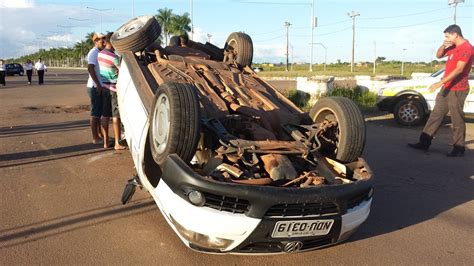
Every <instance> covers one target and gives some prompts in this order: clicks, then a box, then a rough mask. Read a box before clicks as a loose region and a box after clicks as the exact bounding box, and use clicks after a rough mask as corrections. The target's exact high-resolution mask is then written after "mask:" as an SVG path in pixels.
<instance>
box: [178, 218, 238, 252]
mask: <svg viewBox="0 0 474 266" xmlns="http://www.w3.org/2000/svg"><path fill="white" fill-rule="evenodd" d="M170 220H171V222H172V223H173V225H174V226H175V227H176V230H177V231H178V232H179V234H180V236H181V237H183V238H184V239H186V240H187V241H189V242H190V243H192V244H194V245H196V246H199V247H203V248H206V249H219V250H223V249H226V248H228V247H229V246H230V245H232V243H234V240H230V239H224V238H219V237H213V236H208V235H204V234H200V233H197V232H194V231H191V230H189V229H186V228H184V227H183V226H182V225H181V224H179V223H178V222H177V221H176V220H175V219H173V216H171V215H170Z"/></svg>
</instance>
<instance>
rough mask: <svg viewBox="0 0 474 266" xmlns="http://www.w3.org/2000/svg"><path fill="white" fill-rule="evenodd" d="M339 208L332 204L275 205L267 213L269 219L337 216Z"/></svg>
mask: <svg viewBox="0 0 474 266" xmlns="http://www.w3.org/2000/svg"><path fill="white" fill-rule="evenodd" d="M337 213H339V208H338V207H337V205H336V204H334V203H332V202H318V203H297V204H279V205H274V206H273V207H271V208H270V209H268V211H267V212H266V214H265V216H267V217H275V216H276V217H290V216H312V215H326V214H337Z"/></svg>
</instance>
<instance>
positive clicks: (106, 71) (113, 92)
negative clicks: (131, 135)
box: [97, 32, 126, 150]
mask: <svg viewBox="0 0 474 266" xmlns="http://www.w3.org/2000/svg"><path fill="white" fill-rule="evenodd" d="M112 34H113V33H112V32H109V33H108V34H107V35H106V36H105V48H104V49H103V50H102V51H100V53H99V55H98V57H97V60H98V61H99V69H100V79H101V83H102V87H103V88H105V89H107V90H108V92H109V93H107V94H108V95H110V97H106V98H108V99H106V100H104V101H105V102H104V106H107V105H108V106H109V107H107V108H110V109H111V111H112V127H113V130H114V138H115V145H114V149H115V150H124V149H126V147H125V146H122V145H120V143H119V140H120V114H119V110H118V101H117V87H116V85H117V77H118V71H119V66H120V57H119V56H118V55H117V54H115V52H114V51H115V50H114V47H113V46H112V43H111V42H110V38H111V37H112ZM101 122H102V127H103V128H104V131H105V134H106V135H104V147H108V146H109V143H108V120H107V121H101ZM105 124H106V125H105Z"/></svg>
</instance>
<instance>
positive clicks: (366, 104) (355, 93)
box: [322, 87, 377, 112]
mask: <svg viewBox="0 0 474 266" xmlns="http://www.w3.org/2000/svg"><path fill="white" fill-rule="evenodd" d="M330 96H342V97H346V98H349V99H351V100H353V101H354V102H355V103H356V104H357V105H358V106H359V108H360V109H361V110H362V111H364V112H370V111H375V110H376V105H375V104H376V102H377V94H376V93H375V92H371V91H368V90H361V89H360V87H356V88H355V89H348V88H334V90H332V91H331V92H330V93H328V94H325V95H323V96H322V97H330Z"/></svg>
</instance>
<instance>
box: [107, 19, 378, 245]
mask: <svg viewBox="0 0 474 266" xmlns="http://www.w3.org/2000/svg"><path fill="white" fill-rule="evenodd" d="M160 32H161V29H160V26H159V24H158V22H157V21H156V19H155V18H154V17H153V16H141V17H137V18H134V19H132V20H131V21H129V22H127V23H126V24H124V25H123V26H121V27H120V28H119V29H118V30H117V31H115V33H114V34H113V36H112V38H111V40H112V43H113V45H114V47H115V48H116V51H117V52H118V53H119V54H121V55H122V62H121V66H120V71H119V76H118V83H117V94H118V101H119V111H120V116H121V119H122V123H123V125H124V128H125V136H126V140H127V143H128V145H129V149H130V153H131V155H132V158H133V162H134V165H135V168H136V170H137V175H138V176H137V177H134V178H132V179H131V180H129V183H128V184H127V185H126V187H125V189H124V193H123V196H122V202H123V203H124V204H126V203H127V202H128V201H129V200H130V199H131V197H132V195H133V193H134V191H135V189H136V187H138V186H139V187H144V188H145V189H146V190H147V191H148V192H149V193H150V194H151V196H152V197H153V199H154V200H155V202H156V204H157V205H158V207H159V209H160V211H161V212H162V214H163V216H164V218H165V220H166V221H167V222H168V224H169V225H170V226H171V227H172V228H173V230H174V231H175V232H176V234H177V235H178V236H179V238H180V239H181V240H182V241H183V243H184V244H185V245H187V246H188V247H190V248H192V249H194V250H197V251H201V252H207V253H282V252H287V253H291V252H298V251H308V250H312V249H317V248H321V247H325V246H329V245H334V244H336V243H339V242H341V241H344V240H346V239H347V238H348V237H349V236H350V235H351V234H352V233H354V232H355V231H356V229H357V228H358V227H359V226H360V225H361V224H362V223H363V222H364V221H365V220H366V219H367V217H368V215H369V212H370V206H371V203H372V195H373V191H374V189H373V178H372V172H371V170H370V168H369V167H368V166H367V164H366V162H365V161H364V160H363V159H362V158H360V156H361V154H362V151H363V148H364V145H365V123H364V119H363V117H362V114H361V112H360V110H359V109H358V107H357V105H355V104H354V103H353V102H352V101H350V100H349V99H347V98H342V97H335V98H324V99H321V100H320V101H318V102H317V103H316V104H315V105H314V107H313V108H312V109H311V112H309V113H305V112H303V111H301V110H300V109H298V107H296V106H295V105H294V104H293V103H292V102H291V101H289V100H288V99H287V98H286V97H285V96H284V95H282V94H281V93H279V92H278V91H277V90H276V89H274V88H273V87H272V86H271V85H270V84H269V83H267V82H266V81H265V80H263V79H261V78H260V77H259V76H258V75H257V74H256V73H255V72H254V71H253V70H252V68H251V64H252V57H253V44H252V40H251V38H250V36H248V35H247V34H244V33H241V32H234V33H231V34H230V35H229V37H228V38H227V41H226V43H225V46H224V48H223V49H221V48H218V47H216V46H213V45H212V44H209V43H206V44H202V43H198V42H193V41H189V43H188V45H187V47H180V46H169V47H165V48H161V47H157V46H156V43H155V44H154V41H155V40H156V39H157V38H158V37H159V34H160ZM153 45H155V47H154V48H150V46H153ZM152 231H153V230H152ZM155 234H156V235H159V232H156V233H155Z"/></svg>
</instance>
